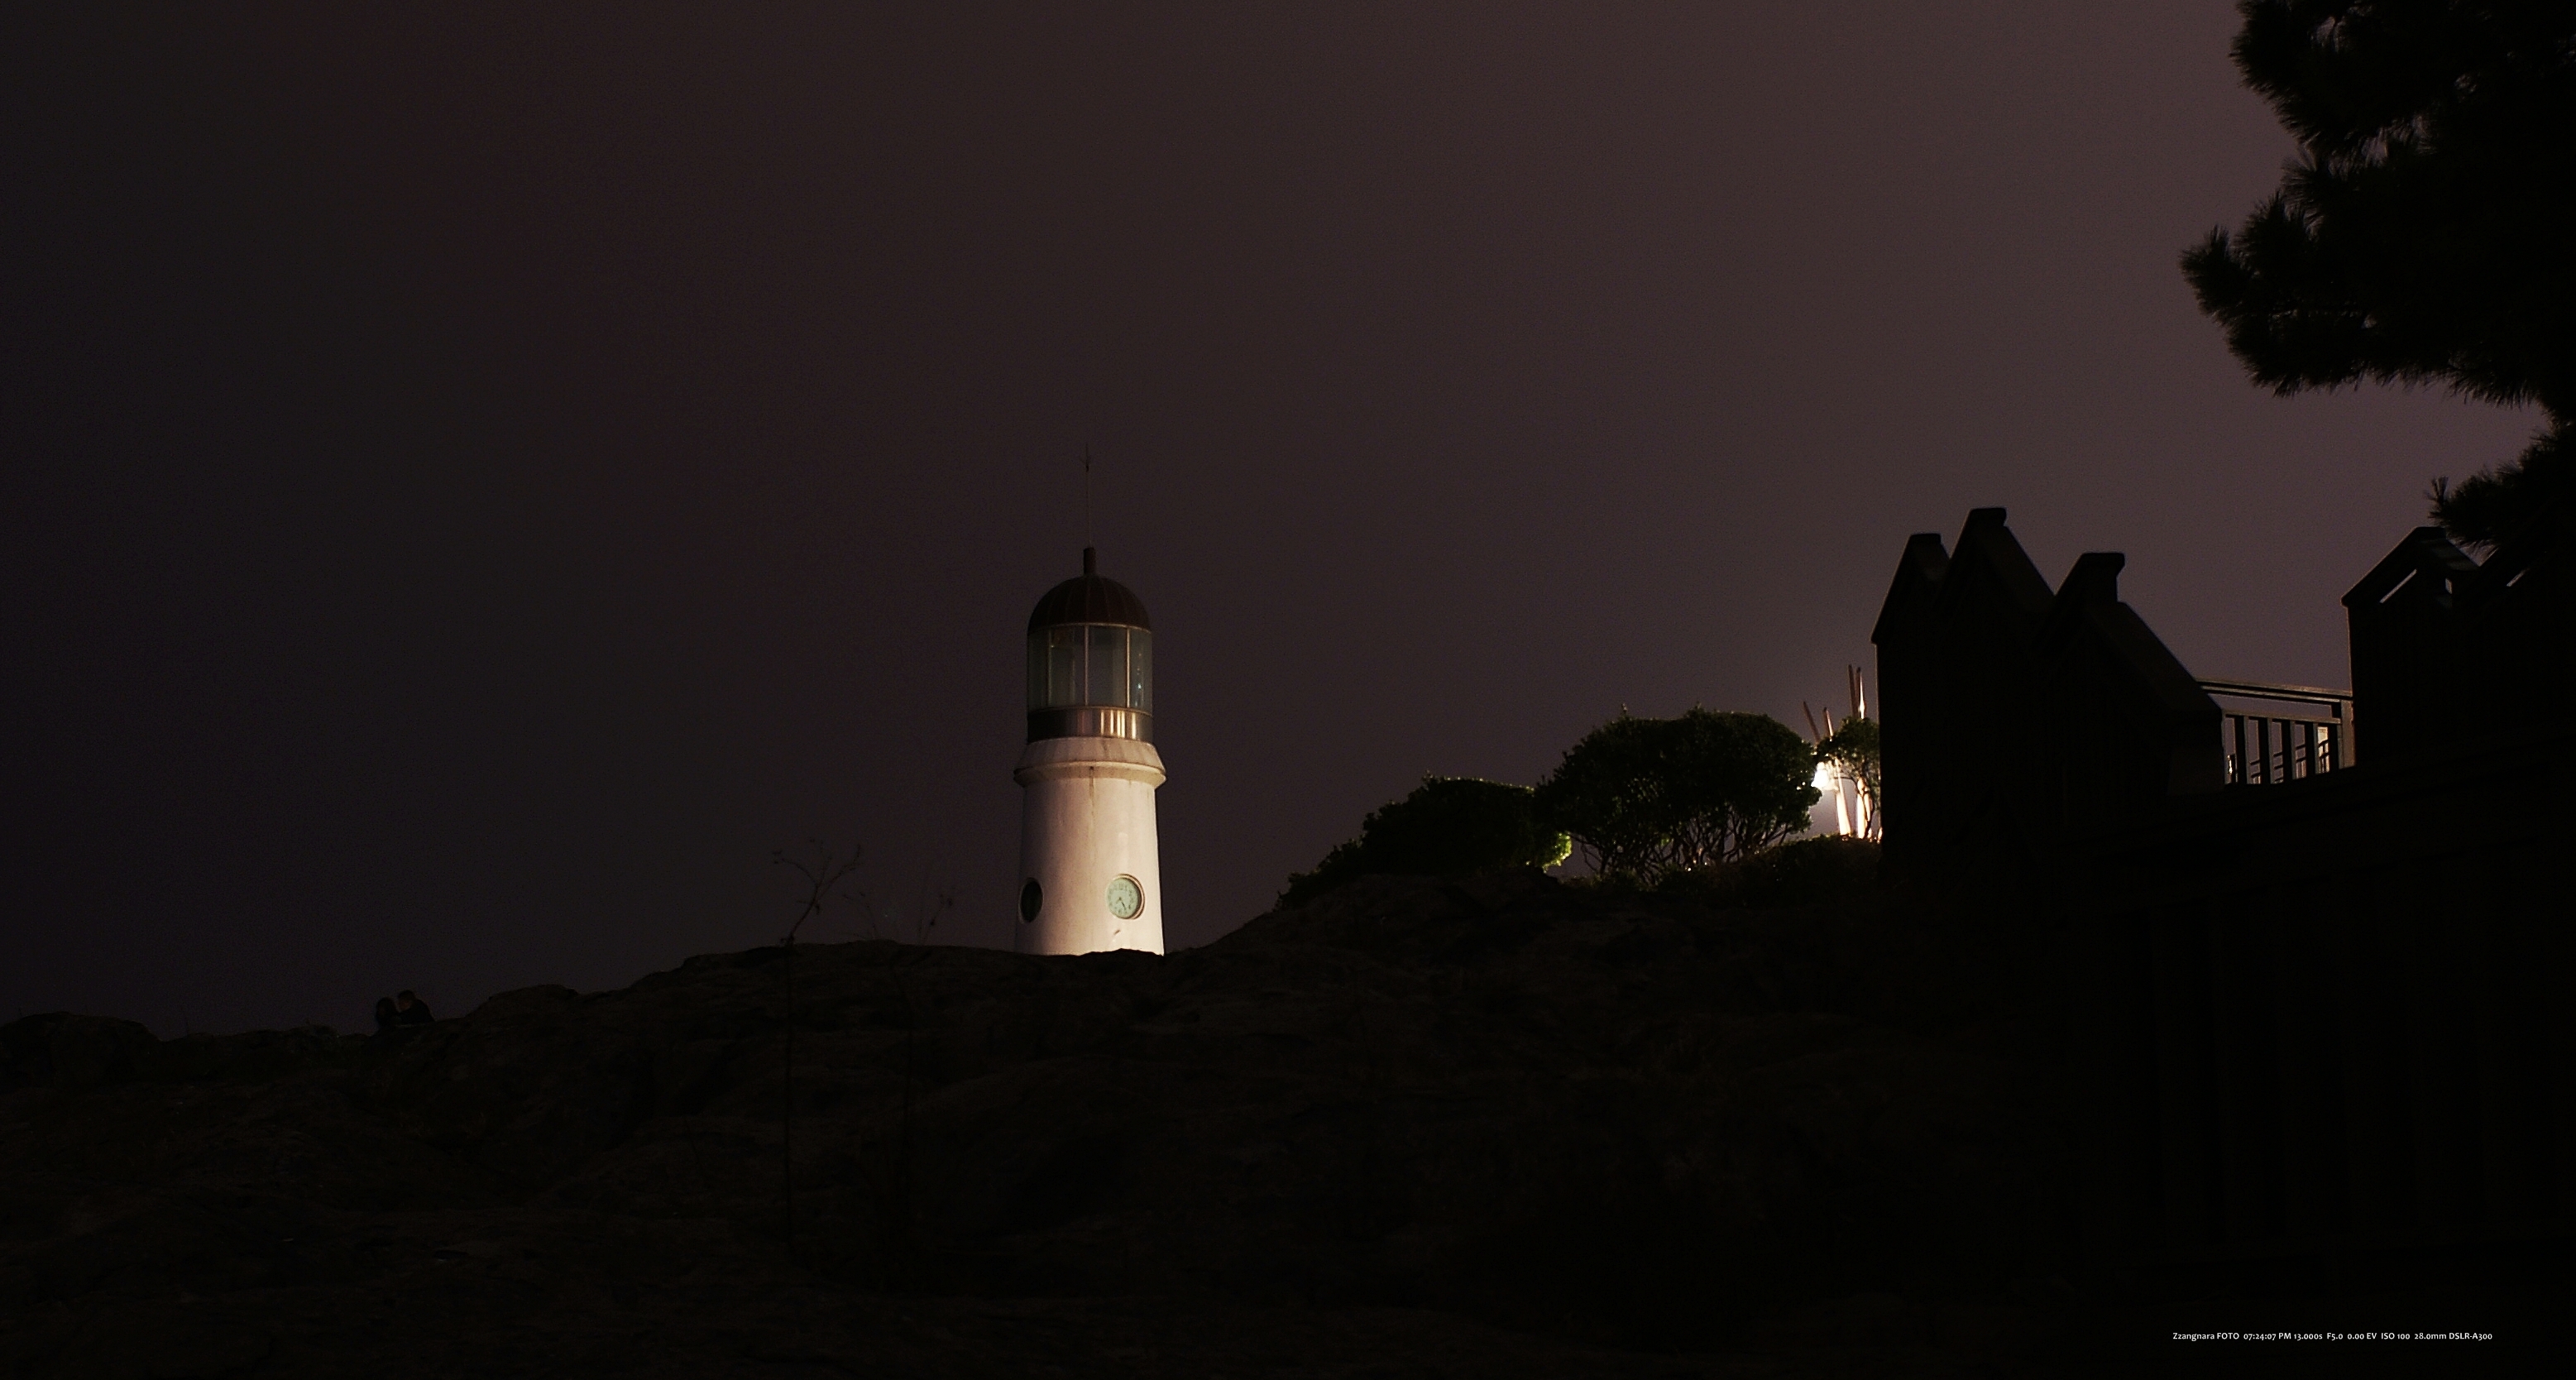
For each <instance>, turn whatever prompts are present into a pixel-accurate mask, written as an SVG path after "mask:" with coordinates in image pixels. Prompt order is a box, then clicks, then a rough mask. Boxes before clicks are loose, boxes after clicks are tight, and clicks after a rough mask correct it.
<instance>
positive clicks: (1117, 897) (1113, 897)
mask: <svg viewBox="0 0 2576 1380" xmlns="http://www.w3.org/2000/svg"><path fill="white" fill-rule="evenodd" d="M1144 908H1145V888H1143V887H1141V886H1138V885H1136V879H1135V878H1133V877H1121V878H1119V879H1118V880H1116V881H1114V882H1111V883H1110V884H1109V913H1110V914H1112V915H1115V916H1117V917H1118V918H1119V919H1121V920H1133V919H1135V918H1136V912H1138V911H1140V910H1143V909H1144Z"/></svg>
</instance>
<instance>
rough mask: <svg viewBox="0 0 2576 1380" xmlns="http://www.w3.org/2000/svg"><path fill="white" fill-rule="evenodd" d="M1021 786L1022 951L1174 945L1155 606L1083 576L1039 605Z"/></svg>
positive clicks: (1092, 570) (1032, 619)
mask: <svg viewBox="0 0 2576 1380" xmlns="http://www.w3.org/2000/svg"><path fill="white" fill-rule="evenodd" d="M1011 779H1012V780H1014V781H1017V782H1019V783H1020V911H1019V917H1020V918H1019V924H1018V925H1017V926H1015V927H1014V943H1013V945H1012V947H1013V948H1015V949H1017V950H1019V951H1020V952H1021V953H1024V954H1086V953H1093V952H1096V951H1098V950H1101V949H1143V950H1145V951H1146V952H1148V953H1157V954H1158V953H1161V952H1162V951H1163V870H1162V860H1161V853H1160V851H1159V850H1158V848H1157V847H1156V844H1155V841H1154V788H1155V787H1157V786H1160V785H1162V784H1163V758H1162V754H1160V753H1158V752H1156V751H1154V631H1153V626H1152V624H1151V623H1149V622H1148V621H1147V619H1146V617H1145V601H1144V600H1142V599H1139V598H1137V597H1136V595H1135V593H1134V591H1132V590H1130V589H1128V588H1127V587H1126V586H1125V585H1122V584H1120V583H1118V582H1117V581H1115V580H1112V579H1110V578H1108V577H1107V576H1104V575H1102V574H1101V573H1100V560H1099V556H1098V553H1097V552H1096V551H1095V550H1094V549H1093V548H1091V547H1087V546H1086V547H1084V548H1083V549H1082V573H1081V574H1080V575H1078V576H1075V577H1074V578H1073V579H1070V580H1067V581H1065V582H1064V583H1063V584H1060V585H1057V586H1056V587H1055V588H1053V589H1051V590H1048V591H1047V592H1046V597H1045V598H1043V599H1040V600H1038V606H1037V608H1036V610H1035V611H1033V612H1031V613H1030V614H1029V743H1028V747H1027V749H1026V750H1025V751H1023V752H1021V754H1020V765H1019V769H1018V770H1016V771H1014V772H1012V773H1011Z"/></svg>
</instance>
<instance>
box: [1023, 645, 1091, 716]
mask: <svg viewBox="0 0 2576 1380" xmlns="http://www.w3.org/2000/svg"><path fill="white" fill-rule="evenodd" d="M1080 703H1082V629H1080V628H1046V629H1042V630H1040V631H1038V632H1034V633H1031V634H1029V708H1031V709H1052V708H1055V707H1056V706H1058V705H1066V704H1080Z"/></svg>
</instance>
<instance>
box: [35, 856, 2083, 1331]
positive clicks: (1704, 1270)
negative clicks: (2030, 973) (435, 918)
mask: <svg viewBox="0 0 2576 1380" xmlns="http://www.w3.org/2000/svg"><path fill="white" fill-rule="evenodd" d="M2034 947H2035V946H2032V945H2029V944H2026V943H2024V942H2022V941H2021V940H2019V939H2017V938H2015V937H2014V935H2013V933H2012V928H2011V926H2010V925H2009V924H2008V923H2006V922H2005V921H2004V920H2002V919H2000V918H1998V917H1996V916H1994V915H1989V914H1972V913H1965V912H1959V911H1954V910H1949V909H1945V908H1943V907H1939V906H1935V905H1932V904H1929V903H1926V902H1922V901H1919V900H1908V899H1906V898H1904V897H1902V896H1898V895H1891V894H1886V893H1873V894H1868V895H1863V896H1857V897H1852V898H1849V899H1846V900H1845V901H1843V902H1840V903H1837V904H1832V905H1825V906H1809V907H1805V908H1789V909H1756V908H1744V907H1741V906H1734V907H1724V906H1719V905H1716V904H1713V903H1711V902H1707V901H1693V900H1688V899H1681V898H1662V897H1636V896H1620V895H1615V894H1609V893H1604V892H1597V891H1588V890H1584V889H1579V888H1572V887H1567V886H1563V885H1560V884H1557V883H1555V882H1551V881H1548V880H1546V879H1544V878H1542V877H1539V876H1537V875H1535V874H1530V875H1523V876H1498V877H1493V878H1487V879H1480V880H1476V881H1472V882H1467V883H1442V882H1435V881H1422V880H1408V879H1390V878H1372V879H1367V880H1364V881H1362V882H1360V883H1359V884H1357V885H1355V886H1352V887H1349V888H1346V889H1344V890H1342V891H1339V892H1337V893H1334V894H1332V895H1329V896H1327V897H1324V898H1322V899H1321V900H1318V901H1317V902H1315V903H1314V904H1312V905H1310V906H1307V907H1304V908H1302V909H1297V910H1289V911H1282V912H1279V913H1275V914H1272V915H1268V916H1264V917H1262V918H1261V919H1259V920H1257V921H1254V922H1253V923H1251V924H1250V925H1247V926H1246V927H1244V928H1243V929H1242V930H1240V931H1238V932H1237V933H1235V934H1233V935H1230V936H1228V937H1227V938H1226V939H1224V940H1223V941H1221V942H1219V943H1216V944H1212V945H1210V946H1208V947H1206V948H1203V949H1197V950H1192V951H1189V952H1186V953H1180V954H1175V955H1172V956H1169V957H1164V958H1156V957H1151V956H1147V955H1142V954H1104V955H1093V956H1089V957H1082V958H1053V959H1040V958H1028V957H1020V956H1015V955H1011V954H1005V953H997V952H992V951H986V950H976V949H953V948H916V947H907V946H899V945H893V944H881V943H871V944H848V945H837V946H816V947H808V948H802V949H799V950H798V951H797V953H796V955H795V956H794V957H793V958H792V959H791V958H790V957H789V956H788V955H787V954H786V953H785V952H784V951H782V950H778V949H757V950H753V951H750V952H747V953H739V954H729V955H716V956H709V957H703V958H697V959H693V960H691V961H690V962H689V963H687V964H686V965H684V966H683V967H681V968H679V969H677V970H675V971H672V972H666V973H658V974H655V975H653V976H651V977H648V978H645V979H644V980H643V981H641V982H638V983H636V984H635V985H634V986H632V987H630V988H627V989H625V990H623V991H616V992H599V993H589V994H582V993H575V992H571V991H568V990H564V989H561V988H534V989H530V990H526V991H520V992H512V993H508V994H505V995H503V996H499V997H495V998H493V999H492V1000H491V1001H489V1002H486V1003H485V1004H484V1005H483V1006H482V1008H481V1009H479V1010H477V1011H475V1012H474V1013H473V1014H471V1015H469V1016H466V1017H464V1018H462V1019H457V1020H448V1021H441V1022H439V1023H437V1024H435V1025H432V1026H425V1027H419V1028H416V1029H413V1030H410V1031H406V1032H402V1033H401V1034H399V1035H397V1036H395V1037H391V1038H379V1037H360V1036H335V1035H332V1034H330V1033H329V1032H327V1031H319V1030H306V1031H289V1032H283V1033H278V1032H263V1033H257V1034H248V1035H236V1036H225V1037H207V1036H195V1037H190V1038H185V1039H179V1040H171V1041H156V1040H154V1039H153V1038H152V1037H151V1036H150V1035H149V1034H148V1033H147V1032H145V1031H144V1030H143V1029H142V1028H141V1027H139V1026H135V1025H131V1024H128V1023H124V1022H116V1021H108V1020H101V1019H96V1018H87V1017H67V1016H42V1017H33V1018H30V1019H27V1020H23V1021H19V1022H17V1023H15V1024H13V1025H10V1026H8V1027H6V1028H5V1029H0V1060H5V1064H0V1319H5V1322H0V1370H5V1371H6V1372H7V1373H9V1374H13V1375H20V1374H23V1375H49V1374H63V1375H82V1376H219V1375H243V1376H281V1377H282V1376H307V1375H309V1376H316V1377H322V1376H348V1375H355V1374H362V1373H368V1372H382V1373H388V1374H393V1373H399V1374H404V1375H412V1376H424V1377H435V1376H449V1375H456V1376H465V1375H474V1376H491V1375H533V1374H566V1375H604V1374H616V1375H628V1374H633V1375H656V1376H659V1375H669V1376H675V1377H676V1376H734V1375H743V1376H809V1375H810V1376H824V1375H843V1374H868V1375H916V1374H917V1375H959V1376H966V1375H977V1376H980V1375H1048V1374H1054V1375H1101V1376H1110V1375H1116V1376H1165V1375H1169V1376H1194V1377H1195V1376H1215V1375H1233V1376H1247V1377H1248V1376H1259V1375H1301V1376H1338V1375H1353V1376H1356V1375H1456V1376H1470V1375H1472V1376H1522V1375H1526V1376H1533V1377H1535V1376H1551V1377H1564V1376H1590V1375H1674V1376H1680V1375H1704V1376H1717V1375H1746V1376H1752V1375H1766V1376H1767V1375H1801V1376H1804V1375H1844V1374H1850V1375H1883V1374H1919V1375H1947V1374H1954V1373H1955V1374H1963V1375H1964V1374H1992V1373H1995V1371H1996V1368H1997V1367H2002V1368H2004V1369H2006V1370H2021V1369H2025V1368H2041V1367H2044V1366H2045V1365H2046V1357H2047V1354H2048V1351H2049V1349H2050V1348H2051V1347H2053V1346H2055V1345H2057V1344H2058V1340H2057V1339H2059V1338H2060V1335H2061V1333H2062V1331H2063V1328H2062V1326H2061V1320H2062V1317H2063V1314H2064V1306H2065V1305H2066V1304H2067V1302H2068V1301H2069V1298H2070V1295H2071V1291H2070V1290H2069V1288H2068V1286H2067V1285H2066V1284H2065V1283H2064V1282H2062V1281H2061V1280H2059V1279H2058V1278H2056V1277H2055V1275H2056V1271H2055V1270H2054V1269H2053V1268H2052V1265H2051V1263H2050V1262H2051V1261H2052V1260H2055V1259H2058V1258H2060V1251H2061V1248H2062V1244H2063V1242H2062V1234H2063V1226H2062V1223H2061V1221H2060V1218H2059V1215H2058V1213H2057V1210H2056V1207H2055V1204H2056V1203H2057V1201H2058V1195H2057V1193H2056V1190H2055V1185H2056V1183H2057V1180H2058V1159H2057V1151H2056V1149H2055V1146H2054V1141H2053V1139H2052V1135H2051V1132H2050V1130H2049V1126H2050V1121H2049V1118H2048V1117H2047V1116H2046V1115H2045V1113H2044V1107H2045V1104H2046V1094H2047V1082H2048V1075H2047V1073H2046V1069H2045V1063H2044V1061H2043V1060H2041V1059H2039V1058H2037V1057H2036V1056H2037V1054H2038V1053H2039V1052H2041V1051H2044V1050H2045V1049H2046V1048H2047V1047H2048V1046H2047V1040H2046V1032H2045V1030H2044V1029H2043V1028H2041V1027H2040V1026H2039V1025H2038V1024H2036V1023H2035V1022H2034V1021H2033V1020H2032V1019H2031V1018H2030V1017H2028V1016H2027V1015H2025V1014H2023V1011H2022V1007H2021V1006H2020V1004H2019V1003H2018V1002H2017V1001H2016V1000H2015V999H2014V998H2013V995H2012V994H2013V993H2014V992H2015V991H2017V990H2021V988H2022V987H2023V985H2024V984H2025V983H2026V981H2027V975H2026V974H2024V973H2023V972H2022V971H2021V970H2020V969H2019V968H2018V967H2017V962H2018V960H2017V959H2016V957H2015V956H2016V955H2020V954H2025V953H2029V952H2032V951H2034ZM791 966H792V969H793V971H792V974H791V972H790V969H791ZM791 982H792V985H793V1005H792V1008H791V1006H790V999H789V993H790V984H791ZM791 1011H792V1020H791ZM791 1037H792V1048H793V1059H792V1087H793V1105H794V1116H793V1120H792V1126H791V1125H790V1124H789V1123H788V1122H787V1121H786V1120H785V1119H784V1118H783V1117H782V1111H783V1108H784V1107H785V1106H786V1104H787V1091H788V1088H789V1084H790V1069H791V1064H790V1059H789V1050H790V1043H791ZM782 1139H792V1146H793V1155H792V1158H793V1163H794V1194H793V1200H792V1201H793V1215H792V1235H791V1233H790V1231H789V1223H790V1218H789V1215H788V1209H787V1203H788V1201H789V1200H788V1199H787V1197H786V1196H784V1195H783V1194H782V1190H781V1166H782V1158H783V1156H782Z"/></svg>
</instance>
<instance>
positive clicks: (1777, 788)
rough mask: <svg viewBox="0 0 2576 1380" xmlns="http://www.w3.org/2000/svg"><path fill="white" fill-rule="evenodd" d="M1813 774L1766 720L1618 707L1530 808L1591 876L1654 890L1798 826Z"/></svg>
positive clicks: (1797, 749) (1573, 750)
mask: <svg viewBox="0 0 2576 1380" xmlns="http://www.w3.org/2000/svg"><path fill="white" fill-rule="evenodd" d="M1814 777H1815V756H1814V752H1813V750H1812V749H1810V748H1809V747H1808V746H1807V744H1806V742H1805V741H1804V740H1802V739H1801V738H1799V736H1798V735H1797V734H1796V733H1795V732H1793V731H1791V730H1790V728H1789V726H1788V725H1786V724H1784V723H1781V722H1780V721H1779V720H1777V719H1774V718H1772V717H1771V716H1769V715H1767V714H1732V713H1718V712H1713V711H1710V710H1706V709H1693V710H1691V711H1690V712H1689V713H1687V714H1684V715H1682V716H1681V717H1680V718H1677V719H1640V718H1637V717H1635V716H1634V715H1631V714H1627V713H1625V712H1622V713H1621V714H1620V715H1619V717H1618V718H1615V719H1613V720H1611V721H1610V722H1608V723H1606V724H1603V725H1602V726H1600V727H1599V728H1596V729H1594V730H1592V731H1591V732H1590V733H1587V734H1585V735H1584V736H1583V739H1582V741H1580V742H1578V743H1576V744H1575V745H1574V746H1573V747H1570V748H1568V749H1566V752H1565V760H1563V761H1562V762H1560V763H1558V764H1557V768H1556V770H1555V771H1554V772H1552V773H1550V774H1549V776H1548V778H1547V779H1546V780H1545V781H1542V782H1540V783H1539V784H1538V811H1539V818H1540V819H1541V820H1542V821H1544V822H1545V823H1546V824H1547V825H1548V826H1549V827H1551V828H1554V829H1558V830H1562V831H1563V832H1565V833H1566V834H1568V835H1570V836H1571V837H1572V839H1573V840H1574V842H1575V843H1576V844H1578V845H1580V846H1581V847H1582V849H1583V851H1584V856H1585V858H1586V860H1587V861H1589V862H1590V863H1591V864H1592V867H1593V870H1594V871H1595V872H1597V873H1599V874H1601V875H1602V876H1605V877H1616V878H1624V879H1627V880H1630V881H1634V882H1637V883H1639V884H1642V885H1653V884H1656V883H1659V882H1662V881H1664V880H1666V879H1668V878H1670V877H1672V876H1674V875H1676V874H1679V873H1685V872H1697V871H1703V870H1705V869H1708V868H1713V867H1716V866H1717V865H1719V864H1721V863H1725V862H1730V861H1733V860H1735V859H1738V858H1742V857H1745V856H1747V855H1749V854H1752V853H1756V852H1759V851H1761V850H1762V849H1764V848H1767V847H1769V846H1771V845H1772V844H1774V843H1777V842H1779V841H1780V840H1781V839H1784V838H1786V837H1788V836H1789V835H1791V834H1794V833H1796V832H1798V831H1799V830H1801V829H1804V828H1806V827H1807V811H1808V809H1809V808H1810V807H1812V806H1813V805H1814V804H1815V803H1816V800H1817V798H1818V793H1817V791H1816V788H1815V785H1814V784H1813V783H1814Z"/></svg>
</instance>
